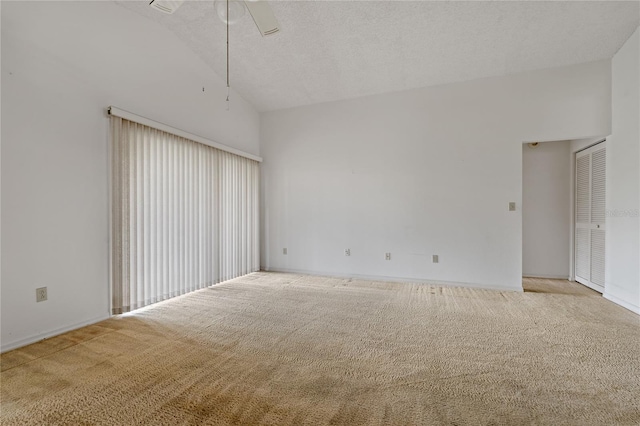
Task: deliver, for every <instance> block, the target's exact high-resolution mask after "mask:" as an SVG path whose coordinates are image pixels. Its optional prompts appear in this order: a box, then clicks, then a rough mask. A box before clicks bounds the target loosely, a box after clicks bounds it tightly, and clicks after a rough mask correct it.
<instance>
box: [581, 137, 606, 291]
mask: <svg viewBox="0 0 640 426" xmlns="http://www.w3.org/2000/svg"><path fill="white" fill-rule="evenodd" d="M605 144H606V142H601V143H599V144H597V145H594V146H592V147H591V148H588V149H585V150H584V151H580V152H578V153H576V205H575V206H576V208H575V212H576V217H575V223H576V232H575V243H574V244H575V277H576V281H578V282H579V283H581V284H584V285H586V286H587V287H590V288H592V289H594V290H596V291H599V292H600V293H602V292H603V291H604V242H605V217H606V214H605V195H606V192H605V190H606V174H607V151H606V145H605Z"/></svg>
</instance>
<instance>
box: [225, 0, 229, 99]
mask: <svg viewBox="0 0 640 426" xmlns="http://www.w3.org/2000/svg"><path fill="white" fill-rule="evenodd" d="M226 21H227V111H229V88H230V86H229V0H227V19H226Z"/></svg>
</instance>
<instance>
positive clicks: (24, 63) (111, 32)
mask: <svg viewBox="0 0 640 426" xmlns="http://www.w3.org/2000/svg"><path fill="white" fill-rule="evenodd" d="M203 87H205V92H203V91H202V88H203ZM225 92H226V89H225V88H224V82H223V81H222V80H221V79H220V78H218V77H217V76H215V74H214V73H213V71H211V69H210V68H208V67H207V66H206V65H205V64H204V63H203V62H202V61H201V60H200V59H198V58H197V57H196V56H195V54H193V53H191V52H190V51H189V50H188V49H187V48H186V47H185V46H184V45H182V44H181V42H180V41H178V40H177V39H176V38H175V37H174V36H173V35H172V34H171V33H169V32H167V31H166V30H164V29H162V28H161V27H159V26H158V25H157V24H155V23H152V22H150V21H148V20H146V19H145V18H143V17H140V16H137V15H135V14H133V13H131V11H129V10H127V9H124V8H122V7H120V6H117V5H115V4H113V3H111V2H42V3H34V2H19V3H12V2H4V1H3V2H2V230H3V234H2V288H1V292H2V302H1V310H2V312H1V320H2V327H1V343H2V350H7V349H8V348H11V347H16V346H19V345H21V344H25V343H28V342H31V341H33V340H35V339H38V338H42V337H44V336H48V335H51V334H55V333H56V332H58V331H61V330H65V329H68V328H74V327H76V326H78V325H81V324H85V323H90V322H94V321H96V320H98V319H101V318H104V317H106V316H107V315H108V307H109V299H108V291H109V281H108V258H109V251H108V242H109V234H108V227H109V223H108V175H107V165H108V157H107V155H108V146H107V135H108V127H107V125H108V119H107V117H106V115H105V108H106V107H107V106H109V105H114V106H118V107H120V108H123V109H126V110H129V111H131V112H134V113H136V114H139V115H142V116H146V117H148V118H151V119H154V120H156V121H161V122H164V123H166V124H169V125H171V126H174V127H177V128H180V129H183V130H186V131H189V132H191V133H195V134H198V135H201V136H203V137H206V138H209V139H212V140H215V141H218V142H220V143H223V144H226V145H229V146H232V147H234V148H238V149H241V150H244V151H246V152H249V153H252V154H259V145H258V144H259V125H260V121H259V115H258V113H257V112H256V111H255V110H254V109H253V107H251V106H250V105H248V104H247V103H246V102H244V101H243V100H242V99H241V98H240V97H239V96H237V95H236V96H233V99H234V100H235V101H234V102H233V104H232V110H231V111H229V112H227V111H225V105H224V99H225ZM40 286H47V287H48V292H49V300H48V301H46V302H43V303H37V304H36V302H35V289H36V287H40Z"/></svg>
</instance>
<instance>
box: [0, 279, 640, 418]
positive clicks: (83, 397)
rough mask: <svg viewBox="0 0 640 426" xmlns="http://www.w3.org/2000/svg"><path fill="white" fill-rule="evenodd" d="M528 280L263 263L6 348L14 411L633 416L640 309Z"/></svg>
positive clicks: (4, 392) (5, 391) (6, 397)
mask: <svg viewBox="0 0 640 426" xmlns="http://www.w3.org/2000/svg"><path fill="white" fill-rule="evenodd" d="M525 288H526V289H527V290H528V291H526V292H524V293H515V292H498V291H487V290H475V289H465V288H447V287H436V286H431V285H412V284H398V283H381V282H365V281H357V280H344V279H334V278H322V277H308V276H301V275H292V274H276V273H255V274H251V275H248V276H246V277H242V278H239V279H236V280H233V281H230V282H227V283H224V284H220V285H217V286H215V287H212V288H209V289H205V290H201V291H198V292H196V293H192V294H190V295H186V296H182V297H180V298H177V299H174V300H171V301H167V302H162V303H159V304H157V305H154V306H152V307H149V308H146V309H143V310H141V311H139V312H136V313H135V314H130V315H125V316H121V317H115V318H112V319H110V320H107V321H104V322H102V323H99V324H97V325H93V326H89V327H85V328H82V329H80V330H77V331H74V332H70V333H67V334H64V335H61V336H58V337H55V338H52V339H48V340H45V341H42V342H40V343H36V344H34V345H30V346H27V347H24V348H21V349H18V350H15V351H12V352H8V353H5V354H3V355H2V358H1V368H2V373H1V380H2V381H1V384H2V389H1V404H2V405H1V409H2V411H1V414H0V420H1V422H0V423H2V424H3V425H14V424H34V425H36V424H37V425H59V424H70V425H89V424H91V425H128V424H140V425H172V424H198V425H200V424H220V425H223V424H248V425H251V424H273V425H302V424H312V425H322V424H343V425H360V424H367V425H411V424H422V425H528V424H535V425H639V424H640V317H638V316H637V315H635V314H633V313H631V312H629V311H627V310H625V309H623V308H621V307H618V306H616V305H614V304H612V303H611V302H609V301H607V300H605V299H603V298H602V297H601V296H600V295H598V294H597V293H595V292H592V291H591V290H589V289H587V288H585V287H582V286H580V285H578V284H573V283H570V282H567V281H554V280H526V281H525Z"/></svg>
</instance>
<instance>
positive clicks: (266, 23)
mask: <svg viewBox="0 0 640 426" xmlns="http://www.w3.org/2000/svg"><path fill="white" fill-rule="evenodd" d="M244 4H245V5H246V6H247V9H248V10H249V13H250V14H251V16H252V17H253V22H255V23H256V26H257V27H258V31H260V34H262V35H263V36H268V35H272V34H275V33H277V32H278V31H280V25H279V24H278V21H277V20H276V16H275V15H274V14H273V10H271V6H269V3H267V2H266V1H264V0H257V1H255V0H254V1H250V0H247V1H245V2H244Z"/></svg>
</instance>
